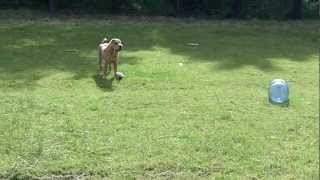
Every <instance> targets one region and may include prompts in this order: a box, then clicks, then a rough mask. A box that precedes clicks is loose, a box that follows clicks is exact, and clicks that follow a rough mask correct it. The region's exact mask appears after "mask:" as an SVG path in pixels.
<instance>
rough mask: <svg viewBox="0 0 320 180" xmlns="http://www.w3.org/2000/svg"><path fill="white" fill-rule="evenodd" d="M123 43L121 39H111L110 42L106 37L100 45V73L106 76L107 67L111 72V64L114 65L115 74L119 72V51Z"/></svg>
mask: <svg viewBox="0 0 320 180" xmlns="http://www.w3.org/2000/svg"><path fill="white" fill-rule="evenodd" d="M122 47H123V44H122V42H121V40H120V39H111V40H110V41H109V42H108V40H107V39H106V38H104V39H103V40H102V41H101V43H100V44H99V46H98V54H99V67H100V75H102V77H103V78H106V75H107V69H109V72H111V64H112V65H113V71H114V75H115V74H116V72H117V66H118V59H119V52H120V51H121V49H122Z"/></svg>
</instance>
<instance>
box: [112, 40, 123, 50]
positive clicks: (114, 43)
mask: <svg viewBox="0 0 320 180" xmlns="http://www.w3.org/2000/svg"><path fill="white" fill-rule="evenodd" d="M109 43H110V45H111V46H112V47H113V49H114V50H115V51H121V49H122V48H123V44H122V42H121V40H120V39H117V38H114V39H111V40H110V42H109Z"/></svg>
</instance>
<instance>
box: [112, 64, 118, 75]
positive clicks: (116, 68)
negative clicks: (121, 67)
mask: <svg viewBox="0 0 320 180" xmlns="http://www.w3.org/2000/svg"><path fill="white" fill-rule="evenodd" d="M112 64H113V72H114V76H116V72H118V64H117V62H116V61H114V62H112Z"/></svg>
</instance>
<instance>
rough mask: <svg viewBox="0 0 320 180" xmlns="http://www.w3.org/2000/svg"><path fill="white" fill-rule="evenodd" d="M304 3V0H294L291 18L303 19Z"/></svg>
mask: <svg viewBox="0 0 320 180" xmlns="http://www.w3.org/2000/svg"><path fill="white" fill-rule="evenodd" d="M302 5H303V0H294V1H293V7H292V13H291V18H293V19H301V18H302Z"/></svg>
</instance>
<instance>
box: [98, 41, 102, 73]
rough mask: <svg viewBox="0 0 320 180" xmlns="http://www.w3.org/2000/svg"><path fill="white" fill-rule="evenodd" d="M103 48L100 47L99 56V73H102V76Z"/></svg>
mask: <svg viewBox="0 0 320 180" xmlns="http://www.w3.org/2000/svg"><path fill="white" fill-rule="evenodd" d="M101 53H102V52H101V47H100V46H99V47H98V56H99V72H100V75H102V64H101V63H102V59H101V58H102V55H101Z"/></svg>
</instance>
